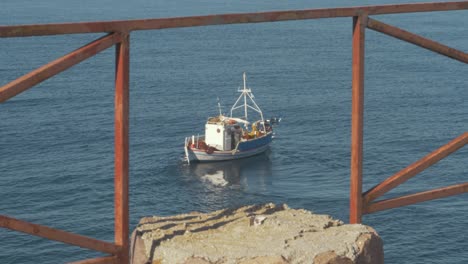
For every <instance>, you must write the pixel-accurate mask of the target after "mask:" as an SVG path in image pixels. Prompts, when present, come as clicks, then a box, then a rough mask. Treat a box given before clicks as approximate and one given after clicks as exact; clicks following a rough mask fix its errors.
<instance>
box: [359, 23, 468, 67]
mask: <svg viewBox="0 0 468 264" xmlns="http://www.w3.org/2000/svg"><path fill="white" fill-rule="evenodd" d="M367 27H368V28H370V29H372V30H375V31H377V32H380V33H383V34H386V35H389V36H392V37H394V38H397V39H401V40H403V41H406V42H409V43H412V44H414V45H417V46H419V47H422V48H425V49H427V50H430V51H433V52H436V53H439V54H441V55H444V56H447V57H449V58H452V59H455V60H458V61H460V62H463V63H468V53H465V52H462V51H459V50H457V49H454V48H450V47H448V46H445V45H443V44H440V43H438V42H436V41H433V40H430V39H427V38H424V37H421V36H418V35H416V34H413V33H411V32H408V31H405V30H403V29H400V28H397V27H394V26H391V25H387V24H385V23H382V22H379V21H377V20H374V19H370V18H369V20H368V23H367Z"/></svg>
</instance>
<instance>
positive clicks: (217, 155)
mask: <svg viewBox="0 0 468 264" xmlns="http://www.w3.org/2000/svg"><path fill="white" fill-rule="evenodd" d="M269 147H270V144H267V145H264V146H261V147H258V148H255V149H251V150H246V151H237V152H235V153H234V154H233V152H232V151H214V152H213V153H211V154H208V153H206V152H205V151H201V150H192V149H187V153H188V158H189V160H190V161H200V162H204V161H222V160H234V159H242V158H247V157H251V156H255V155H258V154H260V153H263V152H265V151H266V150H267V149H268V148H269Z"/></svg>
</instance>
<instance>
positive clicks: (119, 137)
mask: <svg viewBox="0 0 468 264" xmlns="http://www.w3.org/2000/svg"><path fill="white" fill-rule="evenodd" d="M129 45H130V41H129V35H124V36H123V37H122V42H120V43H119V44H117V45H116V56H115V58H116V67H115V68H116V71H115V106H114V107H115V128H114V131H115V135H114V138H115V139H114V149H115V151H114V152H115V153H114V155H115V162H114V164H115V165H114V166H115V167H114V206H115V208H114V217H115V222H114V230H115V243H116V245H118V246H120V247H121V248H122V250H121V251H120V252H119V254H118V257H119V262H120V263H128V262H129V255H128V252H129V242H128V237H129V208H128V195H129V194H128V192H129V190H128V188H129V186H128V185H129V178H128V177H129V76H130V75H129V70H130V62H129V61H130V51H129V50H130V47H129Z"/></svg>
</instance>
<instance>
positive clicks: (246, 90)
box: [231, 72, 265, 122]
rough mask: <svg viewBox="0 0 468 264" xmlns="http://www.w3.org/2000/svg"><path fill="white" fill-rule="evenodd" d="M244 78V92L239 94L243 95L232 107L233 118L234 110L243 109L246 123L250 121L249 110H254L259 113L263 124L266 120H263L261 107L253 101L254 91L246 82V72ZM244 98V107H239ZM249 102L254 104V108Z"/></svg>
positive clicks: (241, 91)
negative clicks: (248, 118)
mask: <svg viewBox="0 0 468 264" xmlns="http://www.w3.org/2000/svg"><path fill="white" fill-rule="evenodd" d="M243 76H244V88H243V89H242V90H238V92H240V93H241V95H240V96H239V98H237V100H236V102H235V103H234V105H233V106H232V107H231V117H232V112H233V111H234V110H236V109H239V108H242V107H243V108H244V114H245V121H248V120H247V112H248V109H249V108H250V109H251V110H254V111H255V112H257V113H259V114H260V118H261V120H262V122H264V121H265V120H264V119H263V113H262V110H260V107H258V105H257V103H255V100H254V99H253V94H252V90H251V89H250V88H247V81H246V80H247V77H246V75H245V72H244V74H243ZM242 97H244V105H238V103H240V102H241V100H242ZM247 97H248V98H247ZM247 100H250V102H251V103H252V104H253V106H252V105H249V104H248V103H247Z"/></svg>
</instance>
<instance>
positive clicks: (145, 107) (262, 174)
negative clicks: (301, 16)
mask: <svg viewBox="0 0 468 264" xmlns="http://www.w3.org/2000/svg"><path fill="white" fill-rule="evenodd" d="M402 2H404V1H371V2H366V3H362V2H360V1H345V2H344V1H337V0H335V1H236V2H232V1H196V2H190V3H189V2H187V1H167V0H165V1H143V0H138V1H124V0H119V1H111V0H103V1H91V0H87V1H58V0H55V1H52V0H49V1H32V0H25V1H13V0H2V3H1V4H0V7H1V8H0V24H4V25H5V24H6V25H13V24H34V23H52V22H71V21H97V20H117V19H140V18H156V17H171V16H188V15H203V14H215V13H236V12H257V11H269V10H286V9H305V8H323V7H336V6H356V5H363V4H388V3H402ZM467 12H468V11H454V12H436V13H414V14H403V15H384V16H374V17H373V18H374V19H378V20H381V21H383V22H385V23H389V24H392V25H395V26H398V27H401V28H404V29H406V30H408V31H411V32H414V33H417V34H420V35H423V36H425V37H428V38H432V39H434V40H436V41H439V42H442V43H444V44H446V45H449V46H451V47H454V48H457V49H460V50H463V51H467V48H466V47H467V46H468V30H467V29H468V13H467ZM351 31H352V19H351V18H337V19H321V20H308V21H289V22H277V23H262V24H242V25H227V26H209V27H195V28H181V29H169V30H160V31H143V32H134V33H132V34H131V37H130V39H131V44H130V45H131V51H130V53H131V72H130V97H131V99H130V221H131V222H130V224H131V226H130V228H131V229H133V228H134V227H135V225H136V224H137V223H138V221H139V219H140V218H141V217H143V216H150V215H172V214H179V213H186V212H190V211H202V212H206V211H212V210H217V209H221V208H226V207H236V206H241V205H246V204H254V203H267V202H274V203H286V204H288V205H289V206H290V207H293V208H306V209H308V210H312V211H314V212H316V213H320V214H330V215H332V216H333V217H335V218H339V219H343V220H345V221H347V220H348V217H349V198H348V197H349V172H350V169H349V164H350V115H351V114H350V112H351ZM100 36H102V34H92V35H82V34H78V35H67V36H47V37H33V38H9V39H0V47H1V48H0V62H1V63H0V83H1V84H2V85H3V84H6V83H8V82H9V81H11V80H13V79H15V78H17V77H19V76H21V75H22V74H25V73H27V72H29V71H30V70H33V69H35V68H37V67H39V66H41V65H43V64H45V63H47V62H49V61H51V60H53V59H55V58H58V57H60V56H62V55H64V54H66V53H68V52H70V51H72V50H74V49H76V48H78V47H80V46H82V45H84V44H86V43H88V42H90V41H92V40H94V39H96V38H98V37H100ZM365 59H366V60H365V71H366V77H365V114H364V118H365V120H364V164H363V170H364V190H367V189H369V188H370V187H372V186H374V185H375V184H377V183H379V182H381V181H382V180H384V179H386V178H387V177H389V176H391V175H392V174H394V173H395V172H397V171H399V170H400V169H402V168H404V167H406V166H407V165H409V164H411V163H412V162H414V161H416V160H418V159H420V158H421V157H423V156H424V155H426V154H428V153H429V152H430V151H432V150H435V149H436V148H438V147H440V146H442V145H444V144H446V143H447V142H449V141H450V140H452V139H453V138H455V137H457V136H458V135H460V134H462V133H463V132H465V131H467V130H468V129H467V128H468V122H467V121H468V112H467V111H468V68H467V66H466V65H465V64H463V63H460V62H457V61H454V60H451V59H449V58H446V57H444V56H441V55H438V54H434V53H432V52H430V51H427V50H423V49H421V48H418V47H416V46H413V45H411V44H408V43H405V42H402V41H399V40H397V39H393V38H391V37H389V36H385V35H382V34H380V33H376V32H373V31H371V30H367V31H366V57H365ZM114 67H115V66H114V49H112V48H111V49H108V50H106V51H104V52H102V53H100V54H99V55H97V56H95V57H93V58H91V59H89V60H86V61H84V62H83V63H81V64H79V65H77V66H75V67H73V68H71V69H70V70H68V71H66V72H64V73H62V74H59V75H57V76H55V77H53V78H52V79H49V80H47V81H45V82H43V83H41V84H40V85H37V86H36V87H34V88H32V89H30V90H28V91H26V92H24V93H22V94H20V95H18V96H16V97H14V98H13V99H11V100H9V101H8V102H6V103H3V104H1V105H0V179H1V184H0V214H3V215H9V216H12V217H15V218H19V219H22V220H26V221H30V222H33V223H38V224H43V225H48V226H51V227H54V228H60V229H64V230H67V231H70V232H74V233H78V234H82V235H86V236H91V237H95V238H98V239H103V240H107V241H112V240H113V151H114V148H113V136H114V134H113V133H114V132H113V129H114V127H113V125H114V121H113V100H114V99H113V95H114V86H113V83H114ZM243 72H247V78H248V84H249V86H250V87H251V88H252V90H253V92H254V93H255V95H256V97H255V100H256V102H257V103H258V104H259V106H260V107H261V108H262V110H263V111H264V114H265V116H266V117H270V116H281V117H282V122H281V124H280V125H279V126H277V127H276V138H275V139H274V142H273V143H272V146H271V149H270V150H269V151H268V152H267V153H266V154H265V155H261V156H257V157H253V158H249V159H245V160H239V161H232V162H222V163H213V164H191V165H188V164H186V163H185V162H183V160H182V159H183V143H184V138H185V137H187V136H191V135H196V134H198V133H203V129H204V123H205V121H206V119H207V118H208V117H209V116H214V115H216V114H217V113H218V109H217V99H216V98H217V97H219V98H220V101H221V104H222V111H223V112H225V113H228V112H229V109H230V106H231V105H232V104H233V103H234V100H235V99H236V98H237V96H238V93H237V89H238V87H240V86H241V85H242V73H243ZM467 157H468V149H467V148H466V147H465V148H464V149H461V150H459V151H457V152H456V153H455V154H453V155H451V156H449V157H448V158H446V159H444V160H442V161H440V162H439V163H437V164H436V165H434V166H433V167H430V168H429V169H427V170H426V171H424V172H423V173H421V174H419V175H417V176H416V177H414V178H413V179H411V180H409V181H408V182H406V183H405V184H403V185H401V186H399V187H398V188H396V189H394V190H392V191H391V192H390V193H389V194H388V195H386V196H385V197H386V198H388V197H396V196H401V195H405V194H410V193H414V192H419V191H424V190H429V189H433V188H436V187H443V186H448V185H452V184H456V183H462V182H466V177H467V172H468V165H467V164H468V162H467ZM467 198H468V196H467V195H466V194H464V195H458V196H453V197H449V198H445V199H440V200H435V201H430V202H425V203H420V204H416V205H411V206H407V207H402V208H397V209H392V210H388V211H383V212H379V213H375V214H371V215H366V216H364V217H363V223H365V224H367V225H370V226H372V227H373V228H375V229H376V230H377V232H378V233H379V234H380V235H381V236H382V238H383V241H384V249H385V261H386V263H460V264H461V263H467V261H468V251H467V248H468V231H467V229H466V226H467V225H468V206H467V205H468V204H467ZM101 255H102V254H100V253H96V252H93V251H89V250H85V249H81V248H78V247H74V246H68V245H64V244H62V243H58V242H52V241H49V240H45V239H41V238H37V237H33V236H30V235H25V234H21V233H18V232H13V231H10V230H5V229H1V230H0V263H63V262H69V261H77V260H82V259H86V258H90V257H96V256H101Z"/></svg>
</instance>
